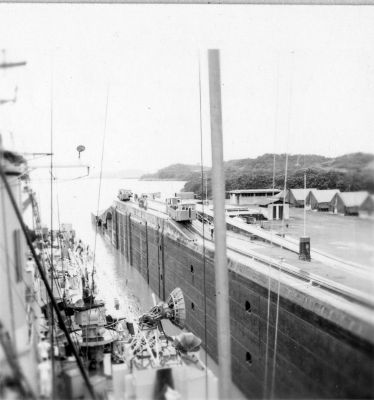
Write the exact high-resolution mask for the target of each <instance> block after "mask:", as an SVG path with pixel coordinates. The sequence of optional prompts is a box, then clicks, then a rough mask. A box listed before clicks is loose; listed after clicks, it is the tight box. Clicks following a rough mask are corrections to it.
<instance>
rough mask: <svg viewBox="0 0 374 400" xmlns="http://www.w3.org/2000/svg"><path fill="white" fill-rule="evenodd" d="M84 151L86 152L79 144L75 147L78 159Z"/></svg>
mask: <svg viewBox="0 0 374 400" xmlns="http://www.w3.org/2000/svg"><path fill="white" fill-rule="evenodd" d="M85 150H86V148H85V147H84V146H83V145H81V144H80V145H79V146H78V147H77V152H78V158H81V153H82V151H85Z"/></svg>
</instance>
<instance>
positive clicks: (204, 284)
mask: <svg viewBox="0 0 374 400" xmlns="http://www.w3.org/2000/svg"><path fill="white" fill-rule="evenodd" d="M198 64H199V114H200V163H201V199H202V214H203V288H204V343H205V398H206V399H207V398H208V394H209V393H208V333H207V298H206V257H205V217H204V215H205V212H204V211H205V210H204V157H203V120H202V101H201V66H200V54H198ZM206 186H208V181H206Z"/></svg>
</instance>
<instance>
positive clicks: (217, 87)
mask: <svg viewBox="0 0 374 400" xmlns="http://www.w3.org/2000/svg"><path fill="white" fill-rule="evenodd" d="M208 62H209V99H210V127H211V141H212V167H213V168H212V187H213V204H214V244H215V253H214V268H215V278H216V308H217V348H218V365H219V376H218V377H219V396H220V398H221V399H228V398H230V397H231V396H230V393H231V341H230V307H229V282H228V269H227V254H226V217H225V175H224V170H223V138H222V111H221V76H220V57H219V50H216V49H214V50H208Z"/></svg>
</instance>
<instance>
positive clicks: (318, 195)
mask: <svg viewBox="0 0 374 400" xmlns="http://www.w3.org/2000/svg"><path fill="white" fill-rule="evenodd" d="M339 192H340V191H339V189H327V190H311V191H310V192H309V194H308V195H307V197H306V206H307V207H308V208H310V209H312V210H318V211H332V210H333V206H332V199H333V198H334V196H335V195H336V194H337V193H339Z"/></svg>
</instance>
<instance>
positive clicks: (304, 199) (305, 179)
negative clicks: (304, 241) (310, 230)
mask: <svg viewBox="0 0 374 400" xmlns="http://www.w3.org/2000/svg"><path fill="white" fill-rule="evenodd" d="M305 207H306V170H305V171H304V237H305V236H306V208H305Z"/></svg>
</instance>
